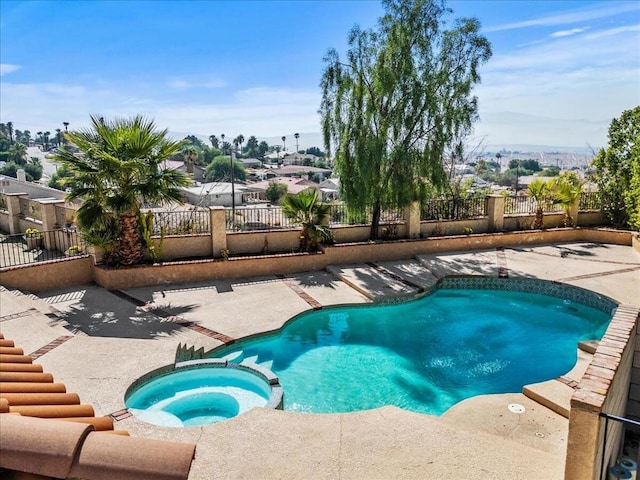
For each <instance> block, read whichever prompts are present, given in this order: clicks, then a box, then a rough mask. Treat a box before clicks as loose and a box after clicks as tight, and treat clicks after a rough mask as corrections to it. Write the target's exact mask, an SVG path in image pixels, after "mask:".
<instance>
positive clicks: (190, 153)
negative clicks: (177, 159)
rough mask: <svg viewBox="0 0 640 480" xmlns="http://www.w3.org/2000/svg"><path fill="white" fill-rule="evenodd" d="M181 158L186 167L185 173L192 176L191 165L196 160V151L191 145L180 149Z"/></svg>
mask: <svg viewBox="0 0 640 480" xmlns="http://www.w3.org/2000/svg"><path fill="white" fill-rule="evenodd" d="M182 158H183V159H184V164H185V165H186V166H187V173H188V174H190V175H193V165H194V164H195V162H196V160H197V159H198V150H197V149H196V148H195V147H194V146H193V145H188V146H186V147H184V148H183V149H182Z"/></svg>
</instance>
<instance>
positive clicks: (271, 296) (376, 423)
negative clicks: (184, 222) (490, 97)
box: [0, 243, 640, 480]
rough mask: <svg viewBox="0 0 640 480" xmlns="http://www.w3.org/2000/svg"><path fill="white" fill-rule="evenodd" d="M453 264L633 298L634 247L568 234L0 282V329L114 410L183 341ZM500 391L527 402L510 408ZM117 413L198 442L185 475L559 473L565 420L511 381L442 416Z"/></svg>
mask: <svg viewBox="0 0 640 480" xmlns="http://www.w3.org/2000/svg"><path fill="white" fill-rule="evenodd" d="M451 274H480V275H489V276H500V277H507V276H508V277H532V278H541V279H548V280H556V281H561V282H566V283H570V284H572V285H577V286H580V287H583V288H588V289H592V290H594V291H597V292H600V293H602V294H605V295H608V296H611V297H612V298H614V299H616V300H618V301H620V302H623V303H629V304H633V305H636V306H640V287H639V285H640V254H638V253H637V252H635V251H633V250H632V249H631V248H630V247H623V246H616V245H598V244H588V243H574V244H565V245H557V246H540V247H531V248H505V249H500V250H487V251H477V252H469V253H444V254H430V255H419V256H417V257H416V258H414V259H408V260H404V261H397V262H380V263H378V262H372V263H367V264H358V265H340V266H333V267H330V268H327V270H325V271H320V272H308V273H303V274H299V275H293V276H287V277H282V276H280V277H278V276H269V277H261V278H249V279H244V280H228V281H212V282H202V283H193V284H182V285H172V286H162V287H144V288H134V289H127V290H124V291H116V292H109V291H106V290H104V289H102V288H99V287H96V286H90V285H89V286H83V287H76V288H69V289H64V290H57V291H51V292H48V293H45V294H41V295H40V296H39V298H36V299H33V298H29V297H26V296H22V297H20V296H18V297H16V296H14V295H13V294H11V293H10V292H7V291H0V300H1V302H0V330H2V331H3V333H4V334H5V336H6V337H7V338H12V339H14V340H15V341H16V343H17V344H19V345H21V346H23V347H24V348H25V350H26V351H28V352H29V353H33V354H34V355H37V356H38V357H39V358H38V362H40V363H42V364H43V366H44V368H45V370H47V371H50V372H52V373H54V375H55V378H56V380H57V381H60V382H64V383H65V384H66V385H67V387H68V389H69V390H70V391H74V392H78V393H79V395H80V397H81V399H82V401H83V402H84V403H90V404H92V405H94V406H95V409H96V414H98V415H105V414H110V413H113V412H117V411H120V410H122V409H123V407H124V393H125V391H126V389H127V388H128V387H129V385H130V384H131V383H132V382H133V381H134V380H135V379H137V378H139V377H140V376H141V375H143V374H145V373H147V372H149V371H150V370H153V369H155V368H158V367H160V366H162V365H167V364H169V363H172V361H173V358H174V355H175V349H176V347H177V345H178V344H179V343H183V344H184V343H186V344H188V345H196V347H204V348H205V349H210V348H213V347H215V346H218V345H221V344H223V343H225V342H226V341H229V340H230V339H237V338H240V337H243V336H246V335H251V334H255V333H258V332H265V331H271V330H275V329H278V328H279V327H281V326H282V325H283V323H284V322H286V321H287V320H288V319H289V318H291V317H292V316H294V315H297V314H299V313H301V312H303V311H305V310H309V309H312V308H319V307H320V306H324V305H332V304H342V303H349V304H350V303H367V302H371V301H375V300H378V299H380V298H382V297H387V296H389V295H399V294H406V293H411V292H417V291H422V290H424V289H428V288H429V287H431V286H433V285H434V284H435V282H437V280H438V279H439V278H442V277H443V276H446V275H451ZM571 375H572V376H570V378H575V377H576V375H579V372H578V373H576V372H572V374H571ZM552 382H555V380H552ZM556 383H558V384H559V383H560V382H556ZM564 386H565V387H566V388H567V389H570V387H569V386H567V385H564ZM510 403H519V404H521V405H523V406H525V408H526V411H525V413H523V414H514V413H511V412H510V411H509V410H508V409H507V405H508V404H510ZM119 419H120V421H119V422H118V423H120V424H121V425H118V428H123V429H126V430H128V431H129V432H131V433H132V434H134V435H140V436H149V437H156V438H165V439H172V440H178V441H180V440H183V441H193V442H197V444H198V447H197V453H196V459H195V462H194V464H193V468H192V472H191V477H190V478H193V479H214V478H287V479H289V478H314V479H316V478H326V479H338V478H341V479H351V478H353V479H360V478H362V479H374V478H381V479H382V478H385V479H388V478H403V479H409V478H416V479H424V478H443V479H448V478H451V479H454V478H455V479H457V478H465V479H503V478H504V479H512V478H518V479H536V480H537V479H540V478H545V479H556V478H557V479H560V478H562V477H563V471H564V455H565V449H566V439H567V420H566V419H565V418H564V417H562V416H561V415H558V414H556V413H554V412H552V411H550V410H548V409H546V408H544V407H542V406H541V405H539V404H537V403H535V402H534V401H533V400H531V399H529V398H527V397H525V396H524V395H522V394H521V393H513V394H505V395H488V396H482V397H476V398H472V399H468V400H466V401H464V402H461V403H459V404H457V405H456V406H454V407H453V408H452V409H450V410H449V411H448V412H447V413H446V414H445V415H443V416H442V417H439V418H437V417H430V416H425V415H419V414H415V413H411V412H407V411H403V410H400V409H398V408H395V407H385V408H382V409H376V410H372V411H364V412H357V413H353V414H341V415H328V414H324V415H320V414H299V413H293V412H282V411H269V410H264V409H255V410H252V411H250V412H248V413H246V414H244V415H241V416H240V417H237V418H234V419H232V420H229V421H226V422H222V423H219V424H215V425H209V426H204V427H193V428H185V429H169V428H160V427H156V426H152V425H148V424H145V423H144V422H141V421H140V420H138V419H137V418H135V417H127V416H126V415H123V416H121V417H119Z"/></svg>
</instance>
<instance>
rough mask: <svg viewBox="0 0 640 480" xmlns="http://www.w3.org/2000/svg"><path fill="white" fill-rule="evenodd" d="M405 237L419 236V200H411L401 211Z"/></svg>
mask: <svg viewBox="0 0 640 480" xmlns="http://www.w3.org/2000/svg"><path fill="white" fill-rule="evenodd" d="M402 216H403V218H404V224H405V237H406V238H419V237H420V202H412V203H410V204H409V205H407V206H406V207H404V210H403V212H402Z"/></svg>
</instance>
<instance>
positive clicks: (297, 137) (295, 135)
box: [293, 133, 300, 153]
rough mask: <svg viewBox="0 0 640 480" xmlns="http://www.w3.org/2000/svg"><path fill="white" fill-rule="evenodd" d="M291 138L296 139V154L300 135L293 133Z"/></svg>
mask: <svg viewBox="0 0 640 480" xmlns="http://www.w3.org/2000/svg"><path fill="white" fill-rule="evenodd" d="M293 136H294V137H296V153H298V151H299V150H300V149H299V148H298V139H299V138H300V134H299V133H294V134H293Z"/></svg>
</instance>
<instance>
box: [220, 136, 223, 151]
mask: <svg viewBox="0 0 640 480" xmlns="http://www.w3.org/2000/svg"><path fill="white" fill-rule="evenodd" d="M220 138H221V139H222V154H223V155H224V133H223V134H222V135H220Z"/></svg>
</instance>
